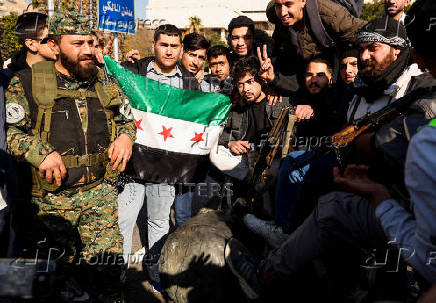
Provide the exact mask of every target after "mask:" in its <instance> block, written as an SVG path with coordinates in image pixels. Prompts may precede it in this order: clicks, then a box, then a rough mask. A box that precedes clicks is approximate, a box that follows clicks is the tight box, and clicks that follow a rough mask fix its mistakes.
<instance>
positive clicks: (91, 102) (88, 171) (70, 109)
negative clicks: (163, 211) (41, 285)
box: [6, 12, 136, 283]
mask: <svg viewBox="0 0 436 303" xmlns="http://www.w3.org/2000/svg"><path fill="white" fill-rule="evenodd" d="M94 41H95V40H94V39H93V37H92V36H91V35H90V28H89V20H88V18H87V17H86V16H84V15H81V14H77V13H72V12H66V13H55V15H54V17H53V18H52V19H51V20H49V37H48V39H47V41H45V43H47V44H48V46H49V47H50V48H51V49H53V51H54V52H55V53H56V54H57V61H56V62H41V63H37V64H35V65H34V66H33V67H32V72H30V70H28V71H23V72H20V73H18V74H17V76H15V77H14V78H13V79H12V81H11V84H10V86H9V88H8V90H7V92H6V111H7V113H6V114H7V143H8V147H9V149H10V151H11V153H12V155H13V156H14V157H15V158H16V159H17V160H19V161H24V162H27V163H29V164H30V165H29V166H30V167H31V170H33V171H32V195H31V196H32V197H31V200H32V204H33V205H34V206H37V207H38V211H37V215H36V218H37V221H38V222H41V223H43V224H42V225H43V226H44V228H45V230H46V231H48V233H47V235H48V236H47V238H48V239H50V236H51V237H52V240H54V243H56V245H57V246H56V247H61V249H62V252H61V254H62V255H63V260H67V261H68V262H71V261H73V260H74V258H75V260H76V261H78V263H80V264H82V265H83V264H84V263H87V264H92V265H96V264H97V267H98V266H100V265H103V266H102V268H107V266H105V265H108V264H107V259H106V261H104V260H101V259H98V258H99V257H103V256H106V255H108V254H109V255H112V256H116V258H117V259H118V256H122V242H123V239H122V236H121V234H120V232H119V229H118V221H117V217H118V212H117V191H116V188H115V187H114V186H113V185H111V182H108V181H112V182H113V181H114V179H115V178H116V177H117V172H118V171H123V170H124V168H125V166H126V163H127V161H128V160H129V158H130V156H131V153H132V142H134V140H135V133H136V128H135V124H134V122H133V121H130V120H128V119H127V118H125V117H124V116H123V115H121V114H120V112H119V109H120V106H121V105H122V104H123V103H125V102H126V101H127V99H126V97H125V96H124V95H123V94H122V92H121V89H120V88H119V87H118V86H117V85H115V84H113V83H108V79H107V77H106V76H105V74H104V72H103V70H98V69H97V67H96V65H95V52H96V48H95V46H94ZM56 82H57V85H56V84H53V83H56ZM127 102H128V101H127ZM77 234H78V235H79V237H77ZM78 244H79V245H78ZM50 245H52V244H51V243H50ZM78 246H79V247H80V248H81V255H79V254H78V251H77V248H78ZM50 247H53V246H50ZM96 260H100V261H99V262H100V263H99V262H98V261H96ZM102 262H103V263H102ZM105 262H106V263H105ZM63 264H64V263H63ZM74 270H75V269H74ZM97 272H100V273H102V271H101V268H100V269H99V270H98V271H97ZM103 272H104V270H103ZM82 276H83V275H82ZM103 277H104V278H103V280H105V279H109V276H107V275H106V276H103ZM94 278H96V277H94ZM116 278H117V279H118V280H119V276H118V277H116ZM96 280H97V281H98V278H97V279H96ZM94 282H96V281H93V283H94Z"/></svg>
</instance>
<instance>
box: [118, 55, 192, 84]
mask: <svg viewBox="0 0 436 303" xmlns="http://www.w3.org/2000/svg"><path fill="white" fill-rule="evenodd" d="M153 60H154V57H147V58H142V59H140V60H137V61H135V63H132V62H129V61H125V62H123V63H121V65H122V66H123V67H125V68H127V69H129V70H131V71H132V72H134V73H137V74H140V75H141V76H144V77H146V76H147V66H148V64H150V62H152V61H153ZM177 65H178V67H179V68H180V70H181V72H182V79H183V89H188V90H200V84H199V83H198V81H197V79H196V78H195V77H194V75H193V74H192V73H191V72H189V71H188V70H186V69H185V68H184V67H183V66H182V65H181V64H179V63H177Z"/></svg>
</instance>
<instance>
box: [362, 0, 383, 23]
mask: <svg viewBox="0 0 436 303" xmlns="http://www.w3.org/2000/svg"><path fill="white" fill-rule="evenodd" d="M384 10H385V5H384V1H383V0H374V2H373V3H365V4H364V5H363V9H362V15H361V16H360V18H362V19H363V20H366V21H370V20H373V19H376V18H380V17H381V15H382V14H383V12H384Z"/></svg>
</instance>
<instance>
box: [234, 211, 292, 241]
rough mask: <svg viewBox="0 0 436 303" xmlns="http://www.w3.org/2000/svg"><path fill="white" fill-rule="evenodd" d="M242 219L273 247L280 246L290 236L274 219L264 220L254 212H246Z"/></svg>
mask: <svg viewBox="0 0 436 303" xmlns="http://www.w3.org/2000/svg"><path fill="white" fill-rule="evenodd" d="M242 221H244V224H245V226H247V227H248V228H249V229H250V230H251V231H252V232H253V233H255V234H256V235H259V236H261V237H262V238H263V239H264V240H265V241H266V242H267V243H268V244H269V245H271V246H272V247H273V248H279V247H280V246H281V245H282V243H283V242H285V241H286V239H287V238H288V237H289V235H288V234H285V233H284V232H283V229H282V228H281V227H280V226H277V225H275V224H274V221H264V220H261V219H259V218H257V217H256V216H255V215H253V214H246V215H245V216H244V217H243V218H242Z"/></svg>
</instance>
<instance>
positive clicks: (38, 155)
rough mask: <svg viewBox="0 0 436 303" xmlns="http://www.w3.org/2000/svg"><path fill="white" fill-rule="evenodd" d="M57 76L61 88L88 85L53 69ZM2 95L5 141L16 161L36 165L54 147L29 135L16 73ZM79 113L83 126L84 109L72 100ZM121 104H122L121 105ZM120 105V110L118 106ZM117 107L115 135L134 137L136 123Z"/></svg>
mask: <svg viewBox="0 0 436 303" xmlns="http://www.w3.org/2000/svg"><path fill="white" fill-rule="evenodd" d="M57 77H58V79H60V83H61V85H62V87H60V88H63V89H65V88H66V89H68V90H75V89H78V88H83V87H88V86H89V84H88V83H87V82H79V81H77V80H75V79H73V78H71V77H67V76H65V75H62V74H60V73H59V72H57ZM119 93H120V96H121V98H122V100H124V103H125V104H128V99H127V97H126V96H125V95H124V94H123V93H122V91H121V89H119ZM5 99H6V123H7V144H8V148H9V150H10V151H11V154H12V155H13V156H14V157H15V158H16V159H17V160H19V161H25V162H28V163H30V164H31V165H33V166H34V167H39V165H40V164H41V163H42V162H43V161H44V159H45V157H46V156H47V155H48V154H50V153H51V152H53V151H55V148H54V147H53V146H51V144H49V143H47V142H44V141H42V140H41V139H39V138H37V137H35V136H33V135H29V134H30V130H31V128H32V121H31V116H30V106H29V102H28V101H27V99H26V97H25V93H24V88H23V85H22V83H21V82H20V79H19V77H18V76H14V77H13V78H12V80H11V83H10V85H9V87H8V89H7V91H6V94H5ZM76 105H77V108H78V112H79V115H80V116H81V118H82V127H83V128H86V125H84V123H85V124H86V123H87V121H88V119H87V117H86V115H87V113H86V111H85V110H79V109H80V108H83V107H81V105H83V104H81V102H80V100H76ZM123 106H124V105H122V107H123ZM122 107H121V108H120V111H121V110H122ZM120 111H118V112H115V113H114V120H115V123H116V125H117V136H119V135H121V134H126V135H128V136H129V137H130V139H131V140H132V143H133V142H134V141H135V138H136V127H135V123H134V122H133V121H132V120H129V119H127V118H126V117H125V116H124V115H122V114H121V113H120Z"/></svg>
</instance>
